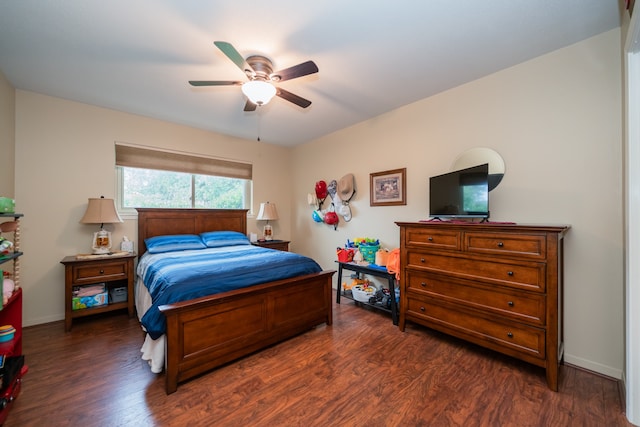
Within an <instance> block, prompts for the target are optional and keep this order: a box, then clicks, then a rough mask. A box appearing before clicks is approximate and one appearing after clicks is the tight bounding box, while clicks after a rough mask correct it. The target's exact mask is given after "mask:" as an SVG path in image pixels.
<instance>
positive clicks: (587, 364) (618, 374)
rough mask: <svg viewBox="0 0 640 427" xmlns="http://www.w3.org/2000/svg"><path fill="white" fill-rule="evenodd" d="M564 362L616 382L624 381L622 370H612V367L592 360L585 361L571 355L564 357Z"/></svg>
mask: <svg viewBox="0 0 640 427" xmlns="http://www.w3.org/2000/svg"><path fill="white" fill-rule="evenodd" d="M564 361H565V362H567V363H569V364H571V365H574V366H578V367H580V368H584V369H587V370H589V371H593V372H597V373H599V374H602V375H606V376H607V377H611V378H613V379H616V380H620V379H622V369H616V368H612V367H611V366H606V365H602V364H600V363H596V362H593V361H591V360H587V359H583V358H581V357H577V356H572V355H570V354H566V353H565V355H564Z"/></svg>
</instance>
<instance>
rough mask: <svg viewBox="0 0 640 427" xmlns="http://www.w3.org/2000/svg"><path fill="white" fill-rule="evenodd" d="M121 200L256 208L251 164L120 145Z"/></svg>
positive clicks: (130, 209)
mask: <svg viewBox="0 0 640 427" xmlns="http://www.w3.org/2000/svg"><path fill="white" fill-rule="evenodd" d="M116 172H117V178H118V179H117V182H118V188H117V190H116V193H117V203H118V210H119V211H120V212H121V213H124V214H127V213H132V214H134V213H135V210H134V208H138V207H145V208H220V209H249V208H250V207H251V184H252V181H251V175H252V167H251V165H250V164H247V163H240V162H235V161H230V160H221V159H215V158H208V157H201V156H194V155H191V154H182V153H173V152H166V151H159V150H153V149H149V148H141V147H134V146H130V145H122V144H116Z"/></svg>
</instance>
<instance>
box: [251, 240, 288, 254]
mask: <svg viewBox="0 0 640 427" xmlns="http://www.w3.org/2000/svg"><path fill="white" fill-rule="evenodd" d="M289 243H291V242H290V241H289V240H265V241H263V242H260V241H258V242H253V243H252V245H255V246H262V247H263V248H271V249H277V250H279V251H284V252H289Z"/></svg>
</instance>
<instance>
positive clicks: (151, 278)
mask: <svg viewBox="0 0 640 427" xmlns="http://www.w3.org/2000/svg"><path fill="white" fill-rule="evenodd" d="M321 270H322V269H321V268H320V266H319V265H318V264H317V263H316V262H315V261H314V260H312V259H311V258H308V257H305V256H302V255H298V254H295V253H292V252H283V251H277V250H273V249H267V248H261V247H258V246H252V245H240V246H225V247H220V248H207V249H200V250H187V251H176V252H167V253H161V254H150V253H148V252H147V253H145V254H144V255H143V256H142V257H141V258H140V261H139V262H138V269H137V272H138V276H139V277H141V278H142V279H143V281H144V284H145V286H146V287H147V289H148V290H149V293H150V294H151V298H152V301H153V304H152V306H151V307H150V308H149V310H147V312H146V313H145V314H144V316H143V317H142V325H143V326H144V327H145V329H146V330H147V333H148V334H149V335H150V336H151V338H153V339H157V338H159V337H160V336H161V335H162V334H164V333H165V330H166V320H165V317H164V315H163V314H162V313H161V312H160V310H159V309H158V307H160V306H161V305H164V304H171V303H175V302H180V301H187V300H190V299H194V298H199V297H203V296H207V295H212V294H216V293H220V292H225V291H230V290H233V289H238V288H243V287H247V286H252V285H257V284H260V283H266V282H271V281H274V280H278V279H287V278H290V277H295V276H302V275H305V274H312V273H317V272H320V271H321Z"/></svg>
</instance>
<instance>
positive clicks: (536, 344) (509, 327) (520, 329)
mask: <svg viewBox="0 0 640 427" xmlns="http://www.w3.org/2000/svg"><path fill="white" fill-rule="evenodd" d="M406 315H407V316H408V317H409V318H410V319H411V320H413V321H415V322H417V323H421V324H424V325H425V326H428V327H432V328H434V329H438V330H443V332H449V333H453V334H454V335H457V336H460V337H463V338H467V339H469V340H470V341H473V342H476V343H479V344H484V345H487V343H489V344H491V345H490V347H492V348H495V349H498V350H500V351H503V352H506V353H513V352H517V353H521V354H526V355H528V356H533V357H535V358H539V359H544V358H545V357H546V355H545V330H544V329H539V328H536V327H533V326H531V327H528V326H526V325H522V324H520V323H516V322H513V323H511V324H507V323H502V322H499V321H496V320H489V319H487V318H485V317H482V316H476V315H474V314H472V313H470V312H466V311H463V310H456V309H455V308H452V307H451V306H448V305H445V304H442V303H441V302H439V301H435V300H434V301H432V300H430V299H429V298H419V299H418V298H409V299H408V304H407V311H406ZM505 349H508V350H510V351H505Z"/></svg>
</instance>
